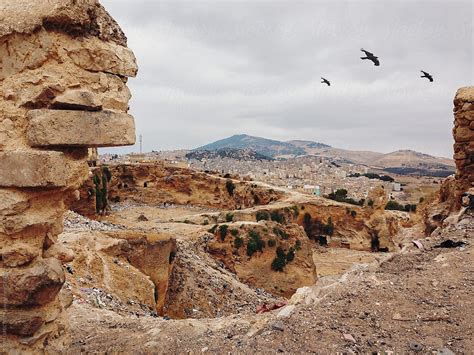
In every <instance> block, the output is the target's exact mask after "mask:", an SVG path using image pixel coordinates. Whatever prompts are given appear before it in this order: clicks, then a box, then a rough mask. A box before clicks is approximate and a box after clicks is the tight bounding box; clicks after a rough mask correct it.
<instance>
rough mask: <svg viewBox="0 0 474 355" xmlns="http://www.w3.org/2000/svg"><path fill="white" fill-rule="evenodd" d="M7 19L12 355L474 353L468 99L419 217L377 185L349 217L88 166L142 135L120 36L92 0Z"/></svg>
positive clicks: (5, 257)
mask: <svg viewBox="0 0 474 355" xmlns="http://www.w3.org/2000/svg"><path fill="white" fill-rule="evenodd" d="M0 19H1V21H0V58H1V62H0V64H1V65H0V107H1V108H2V115H1V116H0V138H1V139H0V237H1V238H0V256H1V258H0V274H1V277H0V299H1V302H2V307H1V309H0V318H1V320H2V333H1V334H0V341H1V344H2V348H1V353H6V354H10V353H11V354H19V353H26V354H30V353H32V354H36V353H137V352H138V353H142V352H144V353H166V354H168V353H187V354H197V353H200V354H202V353H208V352H209V353H217V354H221V353H275V352H279V353H285V352H288V353H377V354H378V353H434V354H455V353H470V352H472V349H474V340H473V339H474V338H473V323H474V322H473V316H472V314H471V313H472V312H470V310H471V309H473V308H474V305H473V300H472V289H473V284H474V279H473V277H472V275H473V274H474V273H473V271H474V270H473V268H474V263H473V261H474V260H473V252H474V250H473V242H472V237H473V235H474V218H473V217H474V215H473V213H474V212H473V211H474V190H473V166H474V165H473V145H472V143H473V138H474V135H473V130H474V126H473V124H472V122H473V119H474V115H473V112H474V88H472V87H470V88H462V89H460V90H459V91H458V92H457V94H456V97H455V99H454V117H455V121H454V129H453V137H454V141H455V144H454V159H455V162H456V174H455V176H454V177H450V178H448V179H446V180H444V181H443V183H442V184H440V189H439V191H438V192H437V193H436V194H434V195H433V196H430V197H429V198H427V199H426V200H424V201H422V202H420V205H419V207H418V208H417V209H416V211H411V212H410V213H409V212H405V211H388V210H385V206H386V203H387V201H388V200H389V199H390V196H389V195H388V193H387V191H385V190H384V189H383V188H382V187H380V188H374V189H371V190H370V191H369V195H368V198H370V201H371V203H369V199H368V200H367V201H362V202H361V203H359V204H357V205H354V204H349V203H347V200H340V201H342V202H337V201H334V200H331V199H326V198H322V197H318V196H314V195H309V194H302V193H299V192H296V191H293V190H291V189H285V188H276V187H274V186H271V185H267V184H265V183H261V182H254V181H240V180H238V179H237V178H236V177H232V176H219V175H212V174H208V173H205V172H198V171H195V170H192V169H189V168H182V167H176V166H169V165H166V164H165V163H164V162H160V163H133V164H114V165H110V166H97V167H93V168H91V169H90V170H89V171H88V167H87V162H88V161H93V159H89V158H88V148H91V147H93V148H97V147H103V146H118V145H126V144H133V143H134V141H135V131H134V121H133V117H132V116H130V115H129V114H128V101H129V99H130V92H129V90H128V88H127V86H126V82H127V78H128V77H133V76H135V75H136V73H137V65H136V62H135V57H134V55H133V53H132V52H131V51H130V50H129V49H128V48H127V40H126V37H125V35H124V34H123V32H122V31H121V29H120V27H119V26H118V25H117V23H116V22H115V21H114V20H113V19H112V18H111V17H110V15H109V14H108V13H107V12H106V10H105V9H104V8H103V7H102V6H101V5H100V4H99V3H98V2H97V1H96V0H49V1H43V2H37V1H36V2H35V1H31V0H19V1H15V2H4V3H2V4H0ZM233 140H234V141H237V143H239V142H240V143H239V144H241V145H248V144H249V143H250V144H255V145H256V146H258V145H259V144H263V146H264V147H265V149H266V153H269V152H273V153H272V154H274V156H285V155H292V154H293V155H295V154H296V155H299V154H300V152H303V154H307V153H308V149H313V150H318V149H319V150H321V151H323V150H326V151H328V150H331V147H327V146H324V145H322V144H319V143H312V142H301V141H298V142H294V143H288V142H283V143H282V142H278V141H271V140H264V139H257V140H255V139H254V138H253V137H249V136H237V137H233ZM227 143H228V142H227ZM217 145H221V146H222V145H226V142H220V143H219V144H217ZM231 148H232V147H231ZM242 148H245V147H243V146H239V147H237V149H242ZM251 148H252V147H251ZM253 148H255V147H253ZM254 150H255V149H254ZM255 151H257V152H258V150H255ZM339 153H340V151H338V153H337V154H339ZM261 154H264V153H263V152H262V153H261ZM374 154H376V153H374ZM409 154H410V155H414V156H415V158H417V159H418V158H420V159H422V160H423V161H427V160H430V161H432V160H433V159H431V158H430V157H425V156H421V157H420V156H418V153H416V154H413V153H412V152H410V153H409ZM394 156H395V157H394ZM394 156H392V158H393V159H388V160H390V164H391V167H395V168H397V166H396V165H398V162H397V161H403V154H401V155H400V154H394ZM379 158H382V157H379ZM371 160H372V161H376V158H375V155H373V154H372V156H371ZM434 160H437V159H434ZM392 161H396V162H395V163H392ZM437 163H438V162H436V164H437ZM384 164H389V163H388V162H386V163H384ZM410 164H415V165H416V167H417V168H419V167H420V165H419V162H418V161H417V160H416V159H414V160H413V161H411V162H410ZM410 164H408V165H403V166H404V167H408V168H410V167H412V166H409V165H410ZM430 164H431V163H430ZM433 164H434V163H433ZM442 164H444V163H442ZM431 168H432V166H431V165H423V169H431ZM88 172H89V176H88ZM69 208H71V209H73V210H74V211H76V212H72V211H68V212H67V210H68V209H69ZM78 212H79V213H78ZM318 267H319V268H321V270H318Z"/></svg>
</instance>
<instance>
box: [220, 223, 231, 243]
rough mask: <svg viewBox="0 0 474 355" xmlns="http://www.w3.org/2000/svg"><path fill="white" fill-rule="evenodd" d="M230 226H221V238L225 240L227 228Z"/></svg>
mask: <svg viewBox="0 0 474 355" xmlns="http://www.w3.org/2000/svg"><path fill="white" fill-rule="evenodd" d="M228 228H229V226H228V225H227V224H222V225H220V226H219V235H220V236H221V240H222V241H224V240H225V237H226V235H227V230H228Z"/></svg>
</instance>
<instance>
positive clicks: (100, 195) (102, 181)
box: [92, 167, 112, 213]
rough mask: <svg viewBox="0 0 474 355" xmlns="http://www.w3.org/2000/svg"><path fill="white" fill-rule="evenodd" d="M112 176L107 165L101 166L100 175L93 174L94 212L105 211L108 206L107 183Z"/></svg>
mask: <svg viewBox="0 0 474 355" xmlns="http://www.w3.org/2000/svg"><path fill="white" fill-rule="evenodd" d="M111 178H112V175H111V174H110V171H109V169H108V168H107V167H104V168H102V177H99V176H98V175H94V177H93V178H92V180H93V182H94V185H95V210H96V213H105V210H106V209H107V206H108V191H107V184H108V182H109V181H110V179H111Z"/></svg>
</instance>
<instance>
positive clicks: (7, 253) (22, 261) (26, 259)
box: [0, 243, 39, 267]
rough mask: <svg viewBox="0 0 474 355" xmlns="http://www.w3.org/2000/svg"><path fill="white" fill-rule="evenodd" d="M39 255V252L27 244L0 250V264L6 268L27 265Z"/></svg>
mask: <svg viewBox="0 0 474 355" xmlns="http://www.w3.org/2000/svg"><path fill="white" fill-rule="evenodd" d="M38 255H39V250H38V249H37V248H34V247H32V246H30V245H28V244H24V243H23V244H19V245H15V246H14V247H13V246H9V247H5V248H1V249H0V257H1V263H3V265H4V266H7V267H17V266H23V265H26V264H29V263H30V262H31V261H33V260H34V259H35V258H36V257H37V256H38Z"/></svg>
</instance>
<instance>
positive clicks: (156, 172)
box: [72, 162, 284, 217]
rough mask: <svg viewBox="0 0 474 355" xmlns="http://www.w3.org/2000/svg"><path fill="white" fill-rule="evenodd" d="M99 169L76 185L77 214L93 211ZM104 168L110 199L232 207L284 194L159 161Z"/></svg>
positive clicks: (250, 204)
mask: <svg viewBox="0 0 474 355" xmlns="http://www.w3.org/2000/svg"><path fill="white" fill-rule="evenodd" d="M102 170H103V169H102V168H100V167H98V168H93V169H92V170H91V171H92V177H91V178H90V179H89V180H87V181H86V182H85V183H84V184H83V186H82V187H81V189H80V199H79V201H77V202H75V203H74V205H73V207H72V209H73V210H74V211H76V212H78V213H80V214H81V215H85V216H90V217H91V216H93V215H94V214H95V213H96V205H95V203H96V197H95V196H94V190H95V185H94V181H93V176H94V175H98V176H99V178H100V176H101V175H102V173H103V171H102ZM107 170H108V171H109V172H110V177H111V179H110V182H109V183H108V187H107V193H108V199H109V200H110V201H111V202H121V201H126V200H129V201H134V202H137V203H141V204H147V205H157V204H162V203H169V204H177V205H194V206H202V207H211V208H225V209H231V210H235V209H243V208H248V207H252V206H256V205H266V204H268V203H270V202H273V201H277V200H279V199H280V198H281V197H282V196H283V195H284V194H283V193H282V192H280V191H275V190H272V189H269V188H262V187H261V186H258V185H256V184H252V183H249V182H241V181H237V180H230V179H225V178H220V177H217V176H214V175H209V174H205V173H203V172H199V171H196V170H192V169H186V168H178V167H169V166H165V165H163V164H162V163H160V162H156V163H147V164H145V163H140V164H120V165H110V166H108V167H107Z"/></svg>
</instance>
